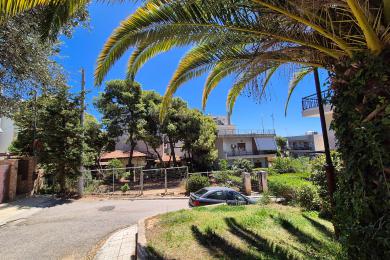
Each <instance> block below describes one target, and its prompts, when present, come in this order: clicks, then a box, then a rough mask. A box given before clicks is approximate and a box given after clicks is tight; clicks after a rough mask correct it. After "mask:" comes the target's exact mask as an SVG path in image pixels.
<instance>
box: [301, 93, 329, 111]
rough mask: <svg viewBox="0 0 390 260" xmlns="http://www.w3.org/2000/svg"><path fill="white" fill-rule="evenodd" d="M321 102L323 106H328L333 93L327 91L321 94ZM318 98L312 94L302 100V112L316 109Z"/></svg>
mask: <svg viewBox="0 0 390 260" xmlns="http://www.w3.org/2000/svg"><path fill="white" fill-rule="evenodd" d="M321 95H322V102H323V103H324V105H328V104H330V99H331V97H332V95H333V91H332V90H330V89H328V90H324V91H322V92H321ZM318 106H319V104H318V98H317V94H313V95H310V96H307V97H304V98H302V111H306V110H309V109H312V108H318Z"/></svg>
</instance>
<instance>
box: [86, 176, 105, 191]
mask: <svg viewBox="0 0 390 260" xmlns="http://www.w3.org/2000/svg"><path fill="white" fill-rule="evenodd" d="M86 183H87V186H86V187H85V188H84V192H85V193H95V192H98V191H99V186H100V185H102V184H103V181H101V180H92V179H91V180H88V181H87V182H86Z"/></svg>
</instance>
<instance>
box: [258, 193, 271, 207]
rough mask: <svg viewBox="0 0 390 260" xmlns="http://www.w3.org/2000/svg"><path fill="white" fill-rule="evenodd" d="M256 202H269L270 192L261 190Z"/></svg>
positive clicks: (263, 203)
mask: <svg viewBox="0 0 390 260" xmlns="http://www.w3.org/2000/svg"><path fill="white" fill-rule="evenodd" d="M257 203H258V204H261V205H267V204H270V203H271V197H270V193H269V192H263V194H261V198H260V199H259V200H258V202H257Z"/></svg>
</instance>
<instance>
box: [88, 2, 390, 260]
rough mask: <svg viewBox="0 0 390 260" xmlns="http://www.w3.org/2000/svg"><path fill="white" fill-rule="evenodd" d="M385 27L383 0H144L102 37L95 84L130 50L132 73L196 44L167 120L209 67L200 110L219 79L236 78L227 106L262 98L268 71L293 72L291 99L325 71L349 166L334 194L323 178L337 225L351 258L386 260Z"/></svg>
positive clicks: (389, 79) (184, 62)
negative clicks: (180, 95)
mask: <svg viewBox="0 0 390 260" xmlns="http://www.w3.org/2000/svg"><path fill="white" fill-rule="evenodd" d="M151 2H153V4H150V3H151ZM389 26H390V3H389V1H387V0H382V1H380V0H368V1H365V0H364V1H363V0H342V1H340V0H329V1H311V2H307V1H301V0H299V1H296V0H292V1H279V0H240V1H226V0H213V1H201V0H199V1H197V0H196V1H193V0H180V1H163V0H153V1H146V3H145V4H144V5H143V6H142V7H140V8H138V9H137V10H136V11H135V12H134V14H133V15H131V16H130V17H128V18H127V19H126V21H125V22H123V23H121V25H120V26H119V27H118V28H117V29H116V30H115V31H114V32H113V34H112V36H111V37H110V38H109V39H108V40H107V42H106V44H105V46H104V48H103V50H102V52H101V54H100V56H99V58H98V65H97V68H96V77H95V80H96V83H97V84H99V83H101V82H102V80H103V78H104V76H105V75H106V74H107V72H108V70H109V69H110V67H111V66H112V65H113V64H114V63H115V62H116V60H118V59H119V58H120V57H121V56H122V55H123V54H124V53H125V51H126V50H128V49H129V48H130V47H135V51H134V52H133V54H132V56H131V58H130V61H129V66H128V68H129V69H128V74H129V76H130V77H134V75H135V74H136V72H137V71H138V70H139V69H140V67H141V66H142V65H143V64H144V63H145V61H147V60H148V59H150V58H152V57H154V56H155V55H157V54H159V53H162V52H166V51H169V50H170V49H172V48H174V47H177V46H182V45H188V44H192V45H193V48H192V49H191V50H190V51H189V52H188V53H187V54H186V55H185V56H184V57H183V58H182V59H181V61H180V64H179V66H178V69H177V70H176V72H175V73H174V75H173V77H172V79H171V81H170V83H169V86H168V89H167V91H166V94H165V97H164V99H163V106H162V110H161V118H164V117H165V116H166V114H167V113H168V111H169V109H168V108H169V106H170V105H171V103H172V97H173V95H174V93H175V92H176V91H177V89H178V88H179V87H180V86H181V85H182V84H183V83H185V82H187V81H188V80H190V79H191V78H194V77H198V76H200V75H202V74H204V73H205V72H207V71H209V70H211V72H210V74H209V76H208V78H207V81H206V84H205V88H204V91H203V93H204V94H203V105H204V106H205V104H206V101H207V98H208V96H209V94H210V92H211V91H212V90H213V89H214V88H215V87H216V86H217V85H218V83H219V82H220V81H221V80H222V79H223V78H225V77H227V76H229V75H231V74H236V75H237V77H236V82H235V83H234V85H233V86H232V88H231V90H230V91H229V94H228V98H227V109H228V111H229V112H231V110H232V108H233V106H234V104H235V102H236V99H237V97H238V96H239V94H240V93H242V92H243V91H245V90H247V91H248V92H249V94H252V95H254V96H257V97H260V98H261V97H262V96H263V94H264V90H265V89H266V86H267V83H268V82H269V79H270V77H271V76H272V75H273V74H274V72H275V71H276V70H277V69H278V68H281V67H284V66H283V65H285V64H288V63H292V64H294V66H293V68H294V69H296V73H295V74H294V77H293V79H292V81H291V84H290V87H289V91H288V96H289V97H290V95H291V93H292V92H293V90H294V89H295V88H296V86H297V84H298V83H299V82H300V80H302V79H303V78H304V77H305V76H307V75H308V74H310V73H311V72H313V71H317V70H316V68H325V69H327V70H328V71H329V72H330V85H331V87H332V90H333V96H332V98H331V104H332V105H333V106H334V121H333V128H334V130H335V132H336V137H337V139H338V147H339V151H340V154H341V158H342V160H343V161H344V163H345V168H344V170H343V171H342V172H341V173H340V175H339V178H338V182H339V183H338V185H339V186H338V191H337V194H336V196H333V195H334V188H335V185H334V182H333V181H332V180H334V177H335V176H334V175H332V174H328V180H329V182H328V189H329V195H330V197H331V199H335V202H336V203H335V205H336V207H335V210H336V211H335V218H334V221H335V222H334V224H335V225H336V226H337V227H338V229H339V230H340V231H341V237H342V238H343V239H342V241H343V242H344V245H345V246H346V248H347V251H348V253H349V257H350V258H377V259H384V258H388V257H389V252H390V249H389V248H390V246H389V243H388V242H387V241H388V239H387V238H388V237H389V234H390V225H388V223H389V222H390V214H389V211H390V200H388V199H387V198H388V197H389V196H390V190H389V188H388V187H389V182H388V179H389V178H387V177H386V176H387V175H388V174H389V172H390V170H389V169H390V145H389V142H388V140H389V136H388V133H389V132H390V124H389V115H390V92H389V91H388V90H389V89H390V76H389V75H390V69H389V68H390V64H389V62H390V58H389V57H390V55H389V53H390V50H389V46H390V37H389V35H390V30H389ZM261 76H262V77H261ZM261 78H263V79H264V80H263V81H260V80H259V79H261ZM288 100H289V98H288ZM288 100H287V102H288ZM328 172H330V171H328Z"/></svg>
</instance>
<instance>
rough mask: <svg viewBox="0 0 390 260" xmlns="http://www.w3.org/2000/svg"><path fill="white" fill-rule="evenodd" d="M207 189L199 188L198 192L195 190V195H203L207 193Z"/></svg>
mask: <svg viewBox="0 0 390 260" xmlns="http://www.w3.org/2000/svg"><path fill="white" fill-rule="evenodd" d="M207 191H208V190H206V189H200V190H198V191H197V192H195V195H197V196H199V197H200V196H202V195H203V194H206V193H207Z"/></svg>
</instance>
